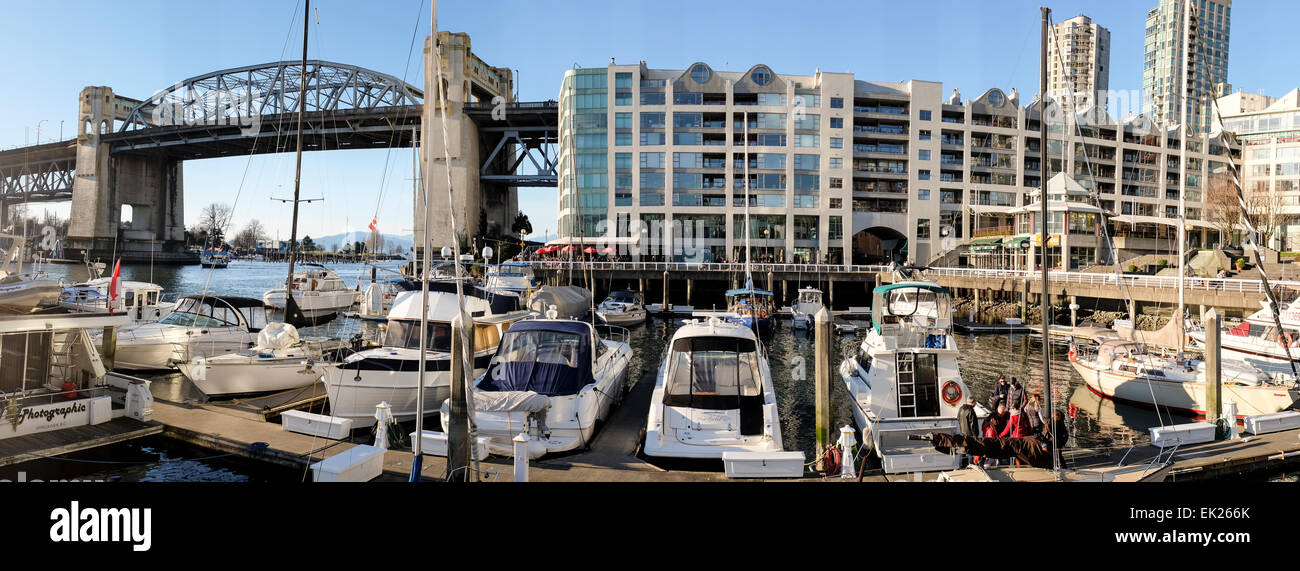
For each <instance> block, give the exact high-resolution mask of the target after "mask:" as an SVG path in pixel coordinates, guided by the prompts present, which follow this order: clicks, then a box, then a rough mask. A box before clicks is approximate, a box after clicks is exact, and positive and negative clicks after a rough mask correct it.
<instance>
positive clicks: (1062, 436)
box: [1040, 410, 1070, 468]
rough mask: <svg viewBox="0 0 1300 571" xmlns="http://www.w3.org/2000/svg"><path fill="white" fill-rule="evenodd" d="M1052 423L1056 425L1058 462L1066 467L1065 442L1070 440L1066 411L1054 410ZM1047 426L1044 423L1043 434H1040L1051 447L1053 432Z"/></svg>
mask: <svg viewBox="0 0 1300 571" xmlns="http://www.w3.org/2000/svg"><path fill="white" fill-rule="evenodd" d="M1052 424H1054V425H1056V434H1055V436H1056V459H1057V463H1058V464H1060V465H1061V467H1062V468H1064V467H1065V454H1064V453H1063V452H1064V450H1065V443H1066V442H1069V441H1070V427H1069V426H1067V425H1066V424H1065V413H1063V412H1061V411H1059V410H1054V411H1052ZM1046 428H1047V427H1046V425H1044V430H1043V434H1042V435H1041V436H1040V439H1041V440H1042V441H1043V442H1045V443H1047V445H1048V446H1049V447H1050V446H1051V445H1052V436H1053V434H1052V431H1050V430H1047V429H1046Z"/></svg>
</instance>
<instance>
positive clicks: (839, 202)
mask: <svg viewBox="0 0 1300 571" xmlns="http://www.w3.org/2000/svg"><path fill="white" fill-rule="evenodd" d="M831 208H832V209H837V208H844V199H843V198H832V199H831Z"/></svg>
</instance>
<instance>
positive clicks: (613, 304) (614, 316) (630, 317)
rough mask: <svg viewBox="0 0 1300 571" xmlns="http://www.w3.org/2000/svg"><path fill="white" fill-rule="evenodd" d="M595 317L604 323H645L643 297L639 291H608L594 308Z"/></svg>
mask: <svg viewBox="0 0 1300 571" xmlns="http://www.w3.org/2000/svg"><path fill="white" fill-rule="evenodd" d="M596 317H599V318H600V320H601V321H603V322H605V324H606V325H636V324H639V323H645V318H646V310H645V298H644V297H643V296H642V295H641V292H634V291H629V290H620V291H615V292H610V294H609V297H607V298H605V301H602V302H600V306H599V307H597V308H596Z"/></svg>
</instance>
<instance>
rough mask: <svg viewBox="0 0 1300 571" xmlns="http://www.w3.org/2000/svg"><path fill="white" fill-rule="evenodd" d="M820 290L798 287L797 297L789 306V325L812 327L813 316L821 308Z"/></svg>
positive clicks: (798, 327) (804, 327) (799, 327)
mask: <svg viewBox="0 0 1300 571" xmlns="http://www.w3.org/2000/svg"><path fill="white" fill-rule="evenodd" d="M822 307H823V306H822V290H819V289H817V288H814V287H803V288H799V299H798V301H796V302H795V303H794V305H793V306H791V307H790V325H791V326H793V327H794V328H795V329H812V326H813V323H812V321H813V316H814V315H817V312H818V311H820V310H821V309H822Z"/></svg>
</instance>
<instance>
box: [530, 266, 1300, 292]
mask: <svg viewBox="0 0 1300 571" xmlns="http://www.w3.org/2000/svg"><path fill="white" fill-rule="evenodd" d="M528 263H529V264H531V265H532V266H533V267H534V268H536V269H541V270H568V269H570V268H572V269H573V270H574V271H582V270H583V269H584V268H591V269H592V270H596V271H655V272H664V271H669V272H674V271H705V272H736V273H740V272H744V271H745V264H743V263H733V262H728V263H709V262H604V261H593V262H581V261H573V262H569V261H562V260H538V261H531V262H528ZM750 270H751V272H753V273H754V274H765V273H768V272H773V273H805V274H817V273H823V274H846V273H869V272H874V273H885V272H888V271H889V267H887V266H878V265H851V264H767V263H755V264H750ZM925 276H926V277H929V278H941V277H950V278H971V279H997V280H1021V279H1024V280H1029V281H1031V282H1037V281H1041V280H1042V273H1041V272H1038V271H1028V270H994V269H981V268H933V267H932V268H929V269H928V270H926V271H925ZM1048 279H1049V280H1051V281H1052V283H1056V284H1079V285H1091V286H1100V287H1106V286H1111V287H1118V286H1120V285H1121V284H1122V285H1124V286H1125V287H1142V288H1159V289H1170V290H1174V289H1177V288H1178V277H1177V276H1135V275H1119V276H1116V275H1115V274H1113V273H1091V272H1064V271H1052V272H1048ZM1269 283H1270V284H1271V285H1273V286H1276V287H1282V288H1287V289H1294V290H1297V291H1300V281H1293V280H1273V281H1270V282H1269ZM1183 288H1184V289H1187V290H1196V291H1207V292H1222V293H1253V294H1262V293H1264V285H1263V283H1261V282H1260V281H1259V280H1256V279H1241V278H1199V277H1186V278H1183Z"/></svg>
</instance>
